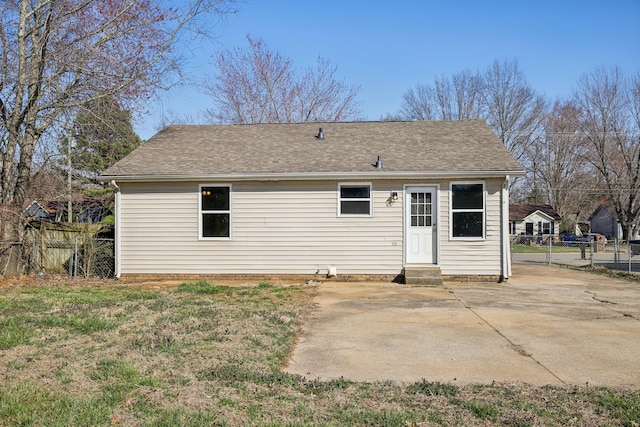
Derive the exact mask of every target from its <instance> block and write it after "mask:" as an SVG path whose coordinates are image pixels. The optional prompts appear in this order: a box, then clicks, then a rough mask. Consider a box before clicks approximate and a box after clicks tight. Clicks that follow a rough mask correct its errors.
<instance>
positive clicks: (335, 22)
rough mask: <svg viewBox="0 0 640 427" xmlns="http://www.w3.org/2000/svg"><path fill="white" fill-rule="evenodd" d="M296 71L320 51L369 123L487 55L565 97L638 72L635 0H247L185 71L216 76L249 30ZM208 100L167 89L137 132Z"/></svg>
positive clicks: (639, 17)
mask: <svg viewBox="0 0 640 427" xmlns="http://www.w3.org/2000/svg"><path fill="white" fill-rule="evenodd" d="M247 34H250V35H251V36H252V37H253V38H261V39H262V40H263V41H264V42H265V43H266V45H267V47H268V48H269V49H270V50H273V51H278V52H279V53H281V54H282V55H284V56H286V57H289V58H290V59H291V60H292V61H293V63H294V64H295V65H296V66H297V67H300V68H304V67H306V66H309V65H313V64H314V62H315V59H316V58H317V57H318V56H322V57H324V58H326V59H329V60H330V61H331V62H332V63H333V64H334V65H336V66H337V67H338V71H337V75H338V76H339V78H341V79H343V80H344V81H345V82H347V83H349V84H355V85H359V86H360V87H361V91H360V95H359V97H358V101H359V103H360V107H361V109H362V112H363V114H364V116H365V118H366V119H367V120H378V119H380V117H381V116H383V115H384V114H385V113H387V112H390V113H395V112H397V110H398V109H399V107H400V101H401V97H402V94H403V93H404V92H405V91H406V90H408V89H410V88H412V87H414V86H415V85H416V84H418V83H433V79H434V77H435V76H440V75H445V76H451V75H453V74H455V73H458V72H460V71H463V70H465V69H470V70H473V71H475V70H480V71H482V70H484V69H486V68H487V67H488V66H489V65H490V64H491V63H492V62H493V61H494V60H496V59H498V60H500V61H502V60H513V59H516V60H518V62H519V66H520V69H521V70H522V71H523V73H524V75H525V76H526V78H527V80H528V81H529V83H530V84H531V86H532V87H533V88H534V89H535V90H536V91H538V92H539V93H541V94H543V95H546V96H547V97H548V98H549V99H551V100H553V99H556V98H561V97H566V96H568V95H569V94H570V93H571V91H572V90H573V89H574V88H575V85H576V83H577V81H578V79H579V78H580V77H581V76H582V75H584V74H587V73H590V72H592V71H593V70H594V69H595V68H596V67H613V66H619V67H621V69H622V70H623V72H625V74H627V75H631V74H632V73H633V74H635V73H636V72H639V71H640V0H607V1H605V0H602V1H595V0H581V1H577V0H555V1H547V0H527V1H524V0H522V1H521V0H477V1H472V0H458V1H442V0H438V1H432V0H423V1H413V0H411V1H409V0H404V1H403V0H395V1H388V0H387V1H373V0H369V1H361V0H355V1H352V0H342V1H334V0H323V1H304V0H297V1H293V0H272V1H267V0H261V1H260V0H246V1H245V2H244V4H243V5H241V8H240V10H239V12H238V13H237V14H235V15H232V16H230V17H228V19H227V21H226V23H225V25H224V27H222V28H219V36H218V37H217V38H216V41H215V42H207V43H199V44H198V45H193V46H190V51H191V52H192V54H190V58H189V60H188V62H187V63H186V64H185V65H186V67H185V68H186V72H187V73H188V74H190V75H191V76H192V78H194V79H195V80H196V81H197V80H198V79H199V78H201V77H202V76H204V75H207V74H211V73H213V69H212V67H211V66H210V59H211V57H212V55H213V54H214V53H215V52H216V51H219V50H221V49H232V48H235V47H241V48H245V47H246V46H247V42H246V35H247ZM210 106H211V100H210V98H208V97H206V96H204V95H202V94H200V93H199V91H198V89H197V88H181V89H178V88H176V89H172V90H171V91H170V92H168V93H165V94H163V95H162V100H161V101H158V102H154V103H152V104H151V105H149V113H148V114H146V115H145V116H143V117H142V118H141V120H139V121H138V123H137V125H136V130H137V132H138V133H139V134H140V136H141V137H142V138H144V139H148V138H149V137H151V136H152V135H153V134H154V133H156V132H157V130H158V126H159V123H160V117H161V116H162V114H163V113H167V112H169V113H172V114H174V115H175V114H177V115H180V116H185V115H192V116H193V115H196V114H197V112H198V111H201V110H203V109H205V108H207V107H210Z"/></svg>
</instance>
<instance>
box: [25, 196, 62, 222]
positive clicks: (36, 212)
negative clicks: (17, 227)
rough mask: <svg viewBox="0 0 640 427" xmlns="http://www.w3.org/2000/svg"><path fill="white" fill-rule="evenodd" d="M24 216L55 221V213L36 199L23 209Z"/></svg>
mask: <svg viewBox="0 0 640 427" xmlns="http://www.w3.org/2000/svg"><path fill="white" fill-rule="evenodd" d="M22 216H23V217H25V218H29V219H34V220H37V221H53V220H54V219H55V213H52V212H51V211H50V210H48V209H47V208H45V207H44V206H42V205H41V204H40V203H38V202H37V201H35V200H34V201H33V202H31V204H29V205H28V206H27V207H26V208H25V209H24V211H22Z"/></svg>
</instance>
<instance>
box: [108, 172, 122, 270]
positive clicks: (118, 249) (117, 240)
mask: <svg viewBox="0 0 640 427" xmlns="http://www.w3.org/2000/svg"><path fill="white" fill-rule="evenodd" d="M111 185H113V186H114V187H115V189H116V194H115V196H116V197H115V199H116V212H115V217H116V220H115V230H114V231H115V233H114V234H115V236H114V237H115V242H114V258H115V271H114V273H115V276H116V279H119V278H120V274H121V271H120V265H121V260H120V254H121V247H120V242H121V241H122V239H121V238H120V218H121V215H120V204H121V200H120V198H121V194H120V187H118V184H117V183H116V181H115V180H111Z"/></svg>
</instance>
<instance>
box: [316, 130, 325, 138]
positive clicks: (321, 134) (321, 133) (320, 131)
mask: <svg viewBox="0 0 640 427" xmlns="http://www.w3.org/2000/svg"><path fill="white" fill-rule="evenodd" d="M316 138H318V139H324V132H323V131H322V128H320V129H319V130H318V134H317V135H316Z"/></svg>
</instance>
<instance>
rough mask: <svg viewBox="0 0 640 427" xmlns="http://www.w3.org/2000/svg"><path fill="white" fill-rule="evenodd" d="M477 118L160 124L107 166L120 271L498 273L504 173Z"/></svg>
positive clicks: (505, 262)
mask: <svg viewBox="0 0 640 427" xmlns="http://www.w3.org/2000/svg"><path fill="white" fill-rule="evenodd" d="M523 173H524V171H523V167H522V166H521V165H520V164H519V163H518V162H517V161H516V160H515V159H514V157H513V156H512V155H511V153H509V151H508V150H507V149H506V148H505V147H504V145H503V144H502V143H501V142H500V141H499V140H498V138H497V137H496V135H495V134H494V133H493V132H492V131H491V129H490V128H489V127H488V126H487V124H486V123H485V122H484V121H482V120H459V121H416V122H391V121H389V122H354V123H298V124H256V125H204V126H201V125H184V126H169V127H167V128H165V129H163V130H162V131H161V132H159V133H158V134H157V135H155V136H154V137H153V138H151V139H150V140H149V141H148V142H146V143H145V144H143V145H142V146H141V147H139V148H138V149H136V150H135V151H133V152H132V153H131V154H129V155H128V156H127V157H125V158H124V159H122V160H120V161H119V162H118V163H116V164H115V165H113V166H112V167H110V168H109V169H108V170H106V171H105V172H104V174H103V175H102V177H101V179H103V180H111V181H112V182H113V183H114V184H115V185H116V188H117V193H116V274H117V276H120V275H129V276H136V275H163V274H165V275H169V274H170V275H180V274H182V275H212V276H213V275H309V276H313V275H323V276H324V275H333V274H337V275H340V276H341V277H344V278H348V276H378V277H380V278H381V277H382V276H391V277H395V276H401V275H402V274H403V272H405V271H406V270H405V269H406V268H408V267H419V268H425V269H428V268H430V269H433V270H437V269H439V270H440V271H441V273H442V275H444V276H473V277H478V276H480V277H484V278H496V279H497V278H507V277H509V275H510V274H511V273H510V272H511V264H510V258H509V256H510V255H509V253H510V251H509V240H508V237H509V236H508V235H509V229H508V220H507V218H508V211H509V205H508V200H509V194H508V188H509V182H508V181H509V178H510V177H511V176H518V175H523Z"/></svg>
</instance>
